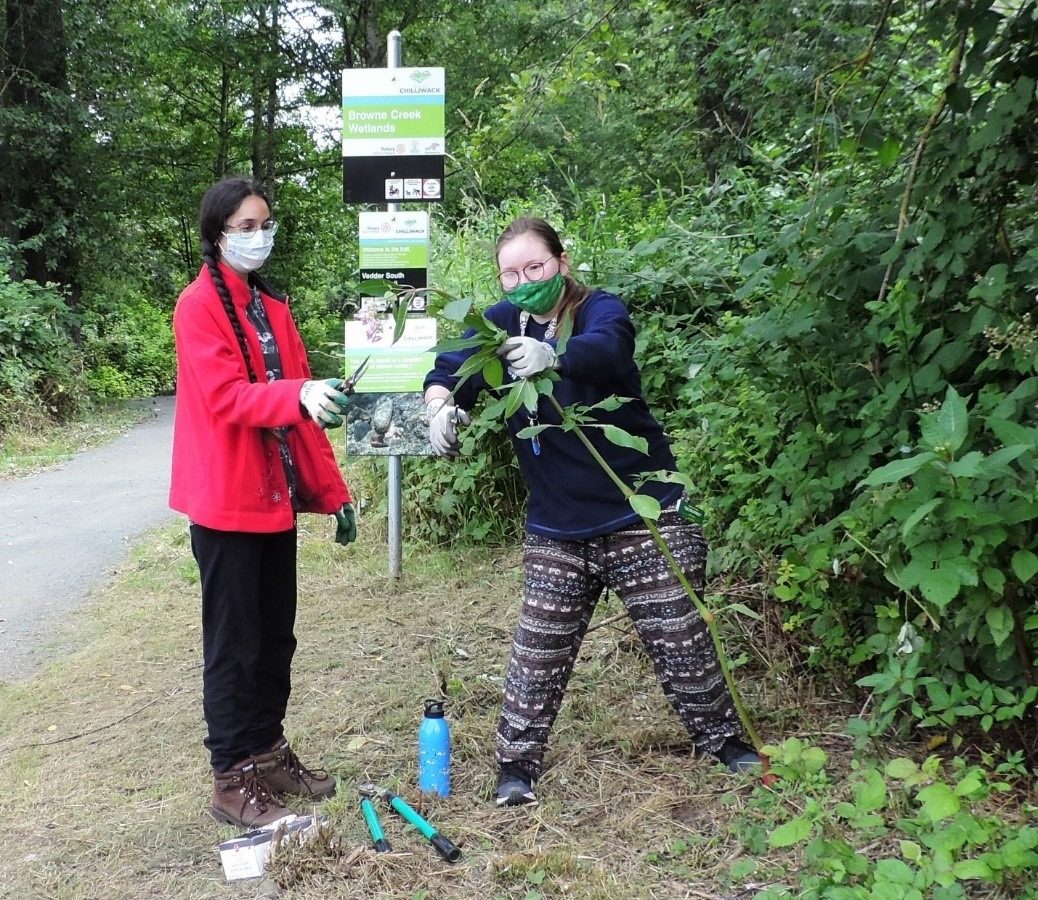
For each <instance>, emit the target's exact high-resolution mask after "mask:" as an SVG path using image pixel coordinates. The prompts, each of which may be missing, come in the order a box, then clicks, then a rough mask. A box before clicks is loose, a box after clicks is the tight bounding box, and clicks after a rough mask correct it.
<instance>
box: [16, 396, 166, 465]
mask: <svg viewBox="0 0 1038 900" xmlns="http://www.w3.org/2000/svg"><path fill="white" fill-rule="evenodd" d="M151 414H152V413H151V410H150V409H149V405H148V401H146V400H136V401H128V402H113V403H109V404H104V405H101V406H98V407H96V408H94V409H87V410H84V411H83V412H82V413H80V414H79V415H78V416H77V417H76V418H75V420H74V421H72V422H68V423H66V424H64V425H62V426H61V427H57V428H56V427H55V426H54V423H53V422H52V421H51V420H50V419H49V418H47V417H46V416H44V415H42V414H41V415H40V416H39V417H38V419H37V420H34V419H33V418H32V417H27V418H23V419H22V420H21V421H19V422H16V423H13V424H11V425H10V426H9V427H0V479H4V478H15V477H18V476H22V475H29V474H31V473H33V472H38V471H40V470H41V469H45V468H47V467H48V466H54V465H57V464H59V463H62V462H65V461H66V460H68V459H71V458H72V457H73V456H74V455H75V454H76V453H78V452H80V451H81V450H86V449H87V448H89V447H96V446H98V445H99V444H103V443H106V442H108V441H110V440H112V439H113V438H115V437H118V436H119V435H120V434H122V433H124V432H125V431H127V430H129V429H130V428H131V427H133V426H134V425H136V424H137V423H138V422H141V421H142V420H144V419H146V418H148V417H149V416H150V415H151Z"/></svg>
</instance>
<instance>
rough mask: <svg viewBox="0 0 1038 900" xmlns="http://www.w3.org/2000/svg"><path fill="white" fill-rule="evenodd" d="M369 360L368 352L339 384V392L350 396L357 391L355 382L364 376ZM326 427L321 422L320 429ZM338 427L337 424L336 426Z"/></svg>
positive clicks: (324, 423)
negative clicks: (351, 372)
mask: <svg viewBox="0 0 1038 900" xmlns="http://www.w3.org/2000/svg"><path fill="white" fill-rule="evenodd" d="M369 362H371V354H370V353H369V354H368V355H367V356H366V357H365V358H364V362H362V363H361V364H360V365H359V366H357V368H356V369H354V370H353V374H351V375H350V377H349V378H347V379H346V380H345V381H343V382H342V384H341V385H339V393H342V394H345V395H346V396H347V397H352V396H353V395H354V394H355V393H356V391H357V382H358V381H360V380H361V378H363V377H364V370H365V369H367V367H368V363H369ZM327 427H328V423H327V422H322V423H321V430H322V431H323V430H324V429H326V428H327ZM336 427H338V426H336Z"/></svg>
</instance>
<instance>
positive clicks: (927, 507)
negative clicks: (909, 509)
mask: <svg viewBox="0 0 1038 900" xmlns="http://www.w3.org/2000/svg"><path fill="white" fill-rule="evenodd" d="M940 503H941V498H940V497H937V498H935V499H933V500H928V501H927V502H926V503H924V504H923V505H922V506H920V507H917V508H916V510H915V512H913V513H912V515H910V516H909V517H908V518H907V519H905V524H904V525H902V526H901V537H908V535H909V533H910V532H911V531H912V529H913V528H915V526H916V525H918V524H919V523H920V522H921V521H923V519H925V518H926V516H927V515H928V514H929V513H930V512H932V511H933V510H934V509H936V508H937V507H938V506H939V505H940Z"/></svg>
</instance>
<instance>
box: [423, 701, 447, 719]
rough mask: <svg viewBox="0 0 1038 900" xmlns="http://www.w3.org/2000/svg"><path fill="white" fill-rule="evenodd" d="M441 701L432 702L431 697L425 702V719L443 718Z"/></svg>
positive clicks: (442, 702) (442, 703)
mask: <svg viewBox="0 0 1038 900" xmlns="http://www.w3.org/2000/svg"><path fill="white" fill-rule="evenodd" d="M444 702H445V701H443V700H434V699H432V698H431V697H430V698H429V699H428V700H426V701H425V717H426V718H427V719H442V718H443V705H444Z"/></svg>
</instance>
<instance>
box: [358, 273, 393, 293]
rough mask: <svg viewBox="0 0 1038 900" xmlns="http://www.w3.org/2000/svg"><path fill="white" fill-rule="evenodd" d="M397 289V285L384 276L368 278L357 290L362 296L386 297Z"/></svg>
mask: <svg viewBox="0 0 1038 900" xmlns="http://www.w3.org/2000/svg"><path fill="white" fill-rule="evenodd" d="M394 290H396V285H395V284H393V283H392V282H390V281H386V280H385V279H384V278H366V279H364V281H362V282H361V283H360V287H359V288H358V289H357V292H358V293H359V294H360V295H361V296H362V297H384V296H386V294H391V293H392V292H393V291H394Z"/></svg>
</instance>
